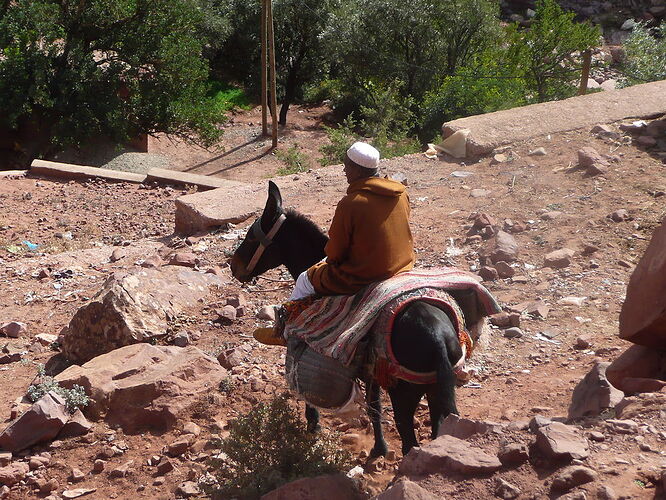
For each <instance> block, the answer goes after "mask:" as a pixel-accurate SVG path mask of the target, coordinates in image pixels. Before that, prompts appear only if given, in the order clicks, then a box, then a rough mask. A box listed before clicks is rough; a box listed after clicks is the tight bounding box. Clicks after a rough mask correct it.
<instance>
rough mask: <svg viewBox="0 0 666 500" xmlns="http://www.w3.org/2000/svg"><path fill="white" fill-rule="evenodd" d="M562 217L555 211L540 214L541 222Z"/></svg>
mask: <svg viewBox="0 0 666 500" xmlns="http://www.w3.org/2000/svg"><path fill="white" fill-rule="evenodd" d="M561 216H562V212H558V211H557V210H551V211H550V212H545V213H543V214H541V220H555V219H557V218H559V217H561Z"/></svg>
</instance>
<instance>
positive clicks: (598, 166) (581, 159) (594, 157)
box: [578, 147, 609, 175]
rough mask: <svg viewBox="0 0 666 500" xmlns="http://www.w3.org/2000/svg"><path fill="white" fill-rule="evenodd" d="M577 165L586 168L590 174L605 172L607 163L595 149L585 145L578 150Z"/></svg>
mask: <svg viewBox="0 0 666 500" xmlns="http://www.w3.org/2000/svg"><path fill="white" fill-rule="evenodd" d="M578 166H579V167H581V168H584V169H586V170H587V172H588V173H589V174H590V175H598V174H603V173H606V171H607V170H608V167H609V164H608V161H607V160H606V159H605V158H604V157H603V156H601V155H600V154H599V153H598V152H597V150H596V149H594V148H590V147H585V148H583V149H580V150H579V151H578Z"/></svg>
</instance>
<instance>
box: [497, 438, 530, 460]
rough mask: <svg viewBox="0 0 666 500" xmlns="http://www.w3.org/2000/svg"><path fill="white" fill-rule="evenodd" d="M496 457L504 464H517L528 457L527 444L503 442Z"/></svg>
mask: <svg viewBox="0 0 666 500" xmlns="http://www.w3.org/2000/svg"><path fill="white" fill-rule="evenodd" d="M497 458H499V460H500V462H502V464H504V465H518V464H523V463H525V462H527V461H528V460H529V458H530V456H529V452H528V449H527V446H526V445H524V444H522V443H505V444H503V445H502V447H501V448H500V450H499V452H498V453H497Z"/></svg>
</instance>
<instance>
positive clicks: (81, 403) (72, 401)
mask: <svg viewBox="0 0 666 500" xmlns="http://www.w3.org/2000/svg"><path fill="white" fill-rule="evenodd" d="M37 377H38V379H39V382H38V383H37V384H32V385H30V387H28V399H30V401H32V402H33V403H34V402H36V401H37V400H39V399H40V398H42V397H43V396H44V395H45V394H47V393H49V392H51V391H53V392H55V393H56V394H58V395H60V396H62V397H63V399H64V400H65V404H66V405H67V410H68V411H69V412H70V413H74V412H75V411H76V410H77V409H79V408H85V407H86V406H88V404H89V403H90V398H89V397H88V396H87V395H86V391H85V389H84V388H83V387H81V386H80V385H76V384H74V385H73V386H72V388H71V389H65V388H64V387H61V386H60V384H58V382H57V381H56V380H55V379H54V378H53V377H50V376H48V375H46V372H45V370H44V365H42V364H40V365H38V366H37Z"/></svg>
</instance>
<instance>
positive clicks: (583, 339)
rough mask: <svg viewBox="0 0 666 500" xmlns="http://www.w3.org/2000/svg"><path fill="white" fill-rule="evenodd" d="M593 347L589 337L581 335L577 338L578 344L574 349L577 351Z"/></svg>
mask: <svg viewBox="0 0 666 500" xmlns="http://www.w3.org/2000/svg"><path fill="white" fill-rule="evenodd" d="M591 345H592V342H591V340H590V337H589V335H579V336H578V337H576V343H575V344H574V347H575V348H576V349H589V348H590V346H591Z"/></svg>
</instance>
